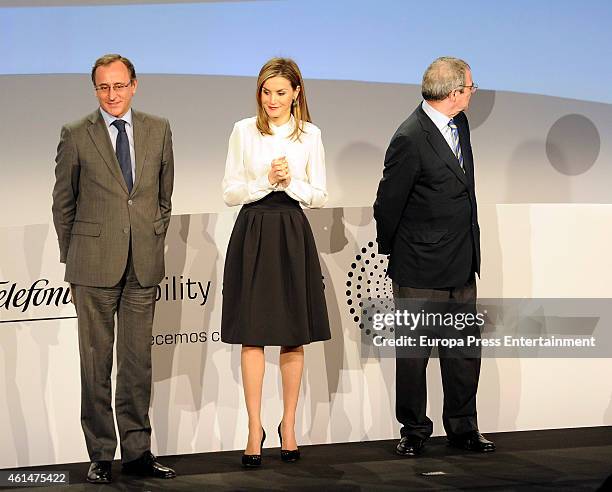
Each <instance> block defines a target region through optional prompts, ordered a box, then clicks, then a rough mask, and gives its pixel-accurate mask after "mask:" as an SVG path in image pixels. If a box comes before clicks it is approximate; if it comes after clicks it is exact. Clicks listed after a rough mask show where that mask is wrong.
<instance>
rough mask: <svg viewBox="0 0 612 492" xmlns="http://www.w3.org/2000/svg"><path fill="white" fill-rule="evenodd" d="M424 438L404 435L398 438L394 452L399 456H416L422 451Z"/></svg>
mask: <svg viewBox="0 0 612 492" xmlns="http://www.w3.org/2000/svg"><path fill="white" fill-rule="evenodd" d="M424 446H425V439H421V438H420V437H415V436H405V437H402V438H401V439H400V442H399V443H398V444H397V447H396V448H395V452H396V453H397V454H399V455H400V456H417V455H418V454H421V453H422V452H423V447H424Z"/></svg>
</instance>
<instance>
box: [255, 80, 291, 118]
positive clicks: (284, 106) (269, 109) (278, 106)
mask: <svg viewBox="0 0 612 492" xmlns="http://www.w3.org/2000/svg"><path fill="white" fill-rule="evenodd" d="M299 92H300V87H299V86H298V87H296V88H295V89H293V87H291V82H289V80H287V79H286V78H285V77H280V76H277V77H270V78H269V79H268V80H266V81H265V82H264V84H263V86H262V87H261V94H260V97H261V105H262V106H263V108H264V111H265V112H266V114H267V115H268V118H269V120H270V121H271V122H272V123H274V124H275V125H282V124H284V123H287V121H289V118H290V117H291V105H292V103H293V101H294V99H295V98H297V96H298V93H299Z"/></svg>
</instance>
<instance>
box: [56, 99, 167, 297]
mask: <svg viewBox="0 0 612 492" xmlns="http://www.w3.org/2000/svg"><path fill="white" fill-rule="evenodd" d="M132 124H133V125H134V128H133V129H134V152H135V158H136V176H135V178H134V186H133V188H132V192H131V193H128V190H127V186H126V184H125V180H124V178H123V175H122V174H121V168H120V167H119V162H118V161H117V158H116V156H115V152H114V151H113V146H112V143H111V140H110V137H109V134H108V131H107V129H106V126H105V123H104V119H103V118H102V115H101V114H100V111H99V110H96V111H95V112H93V113H92V114H90V115H89V116H86V117H85V118H83V119H81V120H79V121H76V122H74V123H70V124H67V125H65V126H64V127H62V131H61V138H60V142H59V145H58V148H57V157H56V158H55V162H56V167H55V187H54V188H53V222H54V224H55V230H56V231H57V237H58V242H59V250H60V261H61V262H62V263H65V264H66V275H65V280H66V281H67V282H70V283H74V284H78V285H87V286H91V287H112V286H114V285H116V284H117V283H118V282H119V281H120V280H121V277H122V276H123V273H124V271H125V267H126V264H127V259H128V252H129V246H130V239H131V245H132V258H133V262H134V270H135V272H136V276H137V278H138V281H139V283H140V284H141V285H142V286H143V287H151V286H154V285H157V284H158V283H159V282H160V281H161V280H162V278H163V276H164V239H165V236H166V229H167V228H168V224H169V222H170V213H171V208H172V204H171V200H170V198H171V195H172V187H173V182H174V157H173V153H172V134H171V131H170V124H169V123H168V120H166V119H164V118H159V117H157V116H152V115H149V114H145V113H141V112H138V111H134V110H132Z"/></svg>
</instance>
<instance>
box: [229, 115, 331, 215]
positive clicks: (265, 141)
mask: <svg viewBox="0 0 612 492" xmlns="http://www.w3.org/2000/svg"><path fill="white" fill-rule="evenodd" d="M255 122H256V118H255V117H252V118H246V119H244V120H241V121H238V122H237V123H236V124H234V129H233V130H232V134H231V136H230V139H229V148H228V151H227V161H226V163H225V176H224V178H223V200H224V201H225V203H226V204H227V205H229V206H233V205H243V204H246V203H251V202H254V201H257V200H260V199H262V198H263V197H265V196H266V195H268V194H269V193H273V192H277V191H284V192H286V193H287V194H288V195H289V196H290V197H291V198H294V199H295V200H297V201H299V202H300V203H301V204H302V205H304V206H305V207H309V208H318V207H322V206H323V205H325V203H326V202H327V189H326V179H325V152H324V150H323V143H322V142H321V130H319V129H318V128H317V127H316V126H315V125H313V124H312V123H304V133H302V134H301V135H300V139H299V140H290V139H289V138H288V137H289V136H290V135H291V133H292V131H293V129H294V125H295V121H294V119H293V116H292V117H291V119H290V120H289V121H288V122H287V123H285V124H284V125H280V126H275V125H273V124H272V123H270V129H271V130H272V132H273V135H262V134H261V133H260V132H259V130H258V129H257V126H256V123H255ZM283 156H284V157H285V158H286V159H287V162H288V164H289V174H290V175H291V182H290V183H289V186H287V187H286V188H285V187H283V186H282V185H279V184H278V183H277V184H275V185H271V184H270V181H269V180H268V173H269V172H270V167H271V165H272V160H274V159H277V158H279V157H283Z"/></svg>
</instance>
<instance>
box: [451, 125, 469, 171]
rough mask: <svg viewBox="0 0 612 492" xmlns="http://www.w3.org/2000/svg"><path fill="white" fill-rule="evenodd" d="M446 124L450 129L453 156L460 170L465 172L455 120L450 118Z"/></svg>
mask: <svg viewBox="0 0 612 492" xmlns="http://www.w3.org/2000/svg"><path fill="white" fill-rule="evenodd" d="M448 126H449V128H450V129H451V136H452V140H453V152H454V153H455V157H456V158H457V160H458V161H459V165H460V166H461V170H462V171H463V172H465V168H464V167H463V154H462V153H461V144H460V143H459V131H458V130H457V125H455V120H453V119H452V118H451V119H450V121H449V122H448Z"/></svg>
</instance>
